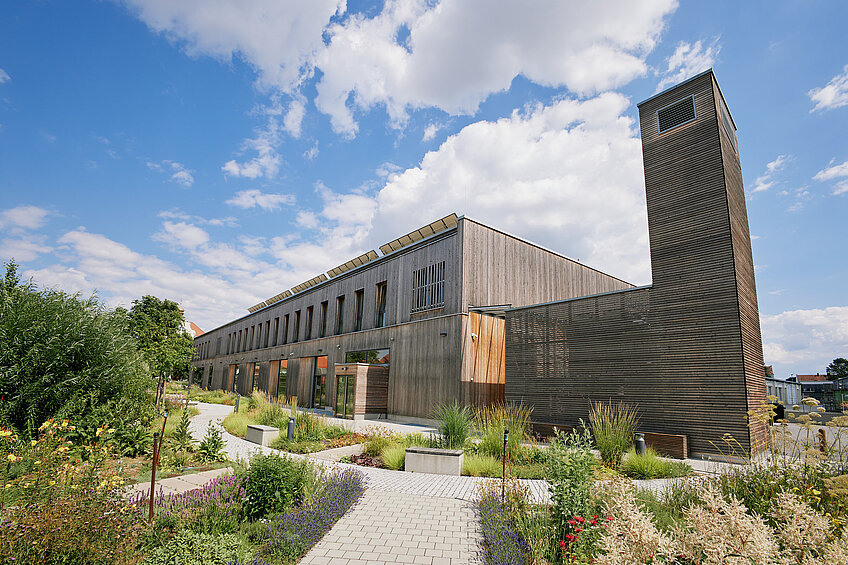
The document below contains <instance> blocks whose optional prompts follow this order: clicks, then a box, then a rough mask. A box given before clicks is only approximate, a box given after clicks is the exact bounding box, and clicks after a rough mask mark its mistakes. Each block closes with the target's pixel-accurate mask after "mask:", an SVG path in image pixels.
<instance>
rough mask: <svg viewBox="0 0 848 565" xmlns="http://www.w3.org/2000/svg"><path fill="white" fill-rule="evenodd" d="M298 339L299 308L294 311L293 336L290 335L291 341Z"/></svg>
mask: <svg viewBox="0 0 848 565" xmlns="http://www.w3.org/2000/svg"><path fill="white" fill-rule="evenodd" d="M298 339H300V310H297V311H295V313H294V336H293V337H292V343H295V342H296V341H297V340H298Z"/></svg>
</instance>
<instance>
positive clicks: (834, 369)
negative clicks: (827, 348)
mask: <svg viewBox="0 0 848 565" xmlns="http://www.w3.org/2000/svg"><path fill="white" fill-rule="evenodd" d="M844 377H848V359H845V358H844V357H837V358H836V359H834V360H833V361H832V362H831V364H830V365H828V366H827V378H828V380H831V381H835V380H836V379H841V378H844Z"/></svg>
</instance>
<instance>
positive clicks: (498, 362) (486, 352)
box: [461, 312, 506, 406]
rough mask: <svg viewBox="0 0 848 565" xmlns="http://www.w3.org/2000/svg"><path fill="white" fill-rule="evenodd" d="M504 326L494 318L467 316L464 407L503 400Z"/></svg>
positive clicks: (498, 319) (462, 398)
mask: <svg viewBox="0 0 848 565" xmlns="http://www.w3.org/2000/svg"><path fill="white" fill-rule="evenodd" d="M504 325H505V322H504V320H503V319H500V318H496V317H494V316H486V315H482V314H478V313H476V312H471V313H469V314H468V319H467V321H466V322H465V323H464V324H463V326H464V327H463V330H462V333H463V357H462V377H461V378H462V390H461V395H462V396H461V402H462V403H463V404H465V405H468V406H486V405H491V404H495V403H499V402H503V401H504V378H505V375H506V356H505V351H504ZM475 336H476V337H475Z"/></svg>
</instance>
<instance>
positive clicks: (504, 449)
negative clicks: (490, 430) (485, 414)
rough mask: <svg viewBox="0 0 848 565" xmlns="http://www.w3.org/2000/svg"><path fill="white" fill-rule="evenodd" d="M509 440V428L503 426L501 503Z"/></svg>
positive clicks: (504, 488)
mask: <svg viewBox="0 0 848 565" xmlns="http://www.w3.org/2000/svg"><path fill="white" fill-rule="evenodd" d="M508 441H509V429H507V428H504V446H503V470H502V471H501V503H506V443H507V442H508Z"/></svg>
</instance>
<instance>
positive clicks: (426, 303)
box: [411, 261, 445, 312]
mask: <svg viewBox="0 0 848 565" xmlns="http://www.w3.org/2000/svg"><path fill="white" fill-rule="evenodd" d="M444 305H445V262H444V261H442V262H440V263H436V264H434V265H430V266H428V267H424V268H423V269H416V270H414V271H412V309H411V311H412V312H420V311H422V310H430V309H433V308H441V307H442V306H444Z"/></svg>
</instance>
